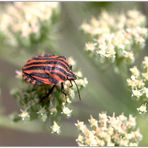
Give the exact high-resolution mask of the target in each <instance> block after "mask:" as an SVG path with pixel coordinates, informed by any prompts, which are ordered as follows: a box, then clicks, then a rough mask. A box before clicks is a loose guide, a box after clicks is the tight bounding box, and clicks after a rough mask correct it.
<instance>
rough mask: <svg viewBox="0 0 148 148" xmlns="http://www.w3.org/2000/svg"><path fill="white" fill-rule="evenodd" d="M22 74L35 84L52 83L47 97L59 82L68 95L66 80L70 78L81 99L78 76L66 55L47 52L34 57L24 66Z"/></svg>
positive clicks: (26, 79)
mask: <svg viewBox="0 0 148 148" xmlns="http://www.w3.org/2000/svg"><path fill="white" fill-rule="evenodd" d="M22 74H23V79H24V80H25V81H26V82H29V83H31V84H33V85H51V86H52V87H51V89H50V90H49V92H48V93H47V95H46V96H45V97H47V96H49V95H50V94H51V93H52V92H53V90H54V88H55V86H56V85H57V84H59V83H60V84H61V91H62V93H64V94H65V95H66V93H65V92H64V82H65V81H66V80H69V81H70V83H71V86H72V81H73V82H74V83H75V85H76V88H77V91H78V95H79V99H81V97H80V93H79V89H78V86H77V84H76V82H75V80H76V79H77V77H76V75H75V74H74V73H73V71H72V68H71V65H69V64H68V61H67V59H66V57H64V56H55V55H50V54H45V55H39V56H35V57H32V58H31V59H29V60H28V61H27V62H26V64H25V65H24V66H23V68H22ZM45 97H44V98H45Z"/></svg>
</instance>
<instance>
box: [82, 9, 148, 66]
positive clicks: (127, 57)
mask: <svg viewBox="0 0 148 148" xmlns="http://www.w3.org/2000/svg"><path fill="white" fill-rule="evenodd" d="M137 18H138V19H137ZM145 26H146V17H145V16H144V15H143V14H141V13H140V12H139V11H137V10H129V11H127V12H126V14H117V15H115V14H114V15H111V14H109V13H107V12H106V11H103V12H102V13H101V14H100V16H99V18H95V17H93V18H91V20H90V21H89V23H86V22H85V23H83V24H82V25H81V28H82V30H83V31H84V32H85V33H86V34H88V35H89V39H90V41H89V42H88V43H86V45H85V49H86V50H87V51H89V52H90V53H91V55H92V56H93V57H95V58H96V59H97V60H98V59H99V62H101V63H104V62H106V61H109V62H111V63H115V64H116V65H118V64H119V63H123V62H124V63H127V64H131V63H133V62H134V60H135V54H136V53H137V52H138V51H139V50H141V49H142V48H143V47H144V45H145V40H146V38H147V37H148V29H147V28H146V27H145Z"/></svg>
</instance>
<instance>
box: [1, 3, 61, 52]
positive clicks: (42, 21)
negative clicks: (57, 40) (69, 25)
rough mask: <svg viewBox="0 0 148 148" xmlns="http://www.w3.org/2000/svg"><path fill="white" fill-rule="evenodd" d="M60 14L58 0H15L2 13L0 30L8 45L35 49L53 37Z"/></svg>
mask: <svg viewBox="0 0 148 148" xmlns="http://www.w3.org/2000/svg"><path fill="white" fill-rule="evenodd" d="M58 15H59V3H58V2H46V3H44V2H39V3H34V2H14V3H13V4H9V5H7V6H6V8H5V10H4V11H3V13H2V14H1V17H0V21H1V23H0V32H1V34H2V35H3V36H4V37H5V42H6V43H5V44H7V46H8V45H10V46H11V47H19V48H29V49H33V50H35V48H39V47H38V46H39V45H40V46H41V45H43V44H46V43H49V42H51V40H52V39H53V38H51V37H52V36H51V34H52V32H53V30H55V25H56V22H57V17H58ZM47 47H49V44H48V46H47ZM47 47H46V48H47ZM28 51H30V52H32V50H28Z"/></svg>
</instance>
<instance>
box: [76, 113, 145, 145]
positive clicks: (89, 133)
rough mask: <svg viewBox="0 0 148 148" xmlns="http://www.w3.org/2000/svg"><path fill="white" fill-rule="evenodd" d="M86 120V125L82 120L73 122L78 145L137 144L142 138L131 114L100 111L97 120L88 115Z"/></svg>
mask: <svg viewBox="0 0 148 148" xmlns="http://www.w3.org/2000/svg"><path fill="white" fill-rule="evenodd" d="M88 121H89V125H88V126H86V125H85V124H84V122H82V121H77V123H76V124H75V125H76V126H77V128H78V130H79V135H78V138H77V139H76V142H77V143H78V145H79V146H138V144H139V142H140V141H141V140H142V135H141V133H140V131H139V129H136V120H135V118H134V117H133V116H132V115H129V117H126V116H125V115H124V114H121V115H119V116H115V114H113V115H112V116H108V115H107V114H106V113H100V114H99V120H98V119H95V118H93V117H92V116H90V119H89V120H88Z"/></svg>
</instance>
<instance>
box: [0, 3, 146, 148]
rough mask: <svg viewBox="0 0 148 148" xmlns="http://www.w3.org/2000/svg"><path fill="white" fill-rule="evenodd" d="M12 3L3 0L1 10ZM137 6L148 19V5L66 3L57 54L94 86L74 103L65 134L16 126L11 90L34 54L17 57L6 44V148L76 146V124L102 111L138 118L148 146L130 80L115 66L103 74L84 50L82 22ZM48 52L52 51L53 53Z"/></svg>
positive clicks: (0, 78)
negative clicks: (105, 12) (18, 71)
mask: <svg viewBox="0 0 148 148" xmlns="http://www.w3.org/2000/svg"><path fill="white" fill-rule="evenodd" d="M7 4H8V3H7V2H0V9H1V11H3V8H4V7H5V6H6V5H7ZM135 8H136V9H139V10H140V11H141V12H142V13H144V14H145V15H146V16H148V3H147V2H61V3H60V9H61V13H60V18H59V21H60V22H59V24H58V27H57V30H56V34H55V37H56V47H57V51H58V52H59V53H61V54H62V55H65V56H67V57H69V56H72V57H73V58H74V59H75V60H76V62H77V64H78V66H79V68H80V69H81V71H82V73H83V75H84V76H85V77H87V79H88V86H87V87H86V88H85V89H83V90H82V92H81V96H82V101H79V100H78V98H76V99H75V101H74V102H73V104H72V105H73V107H72V108H73V110H74V111H73V116H72V118H70V119H64V121H63V123H62V124H63V129H62V135H61V136H55V135H51V134H50V133H49V131H47V130H42V128H41V126H42V125H40V123H36V122H34V123H17V125H15V124H14V123H11V121H10V120H9V118H8V115H9V114H11V113H12V112H15V111H19V107H18V106H17V103H16V100H15V99H14V98H13V97H12V96H11V95H10V90H11V89H12V88H14V87H16V86H17V85H18V84H17V83H18V82H17V79H16V78H15V70H16V69H19V68H21V66H22V65H23V64H24V62H25V61H26V60H27V59H28V56H29V55H25V54H24V55H23V53H20V55H19V54H16V53H14V52H13V49H8V48H4V47H3V46H0V89H1V96H0V107H1V108H0V113H1V114H0V146H6V145H7V146H76V145H77V144H76V142H75V139H76V136H77V135H76V133H77V130H76V127H75V126H74V123H75V122H76V121H77V120H84V121H87V119H88V118H89V116H90V114H92V115H93V116H95V117H97V116H98V113H99V112H102V111H106V112H108V114H112V113H113V112H115V113H116V114H120V113H122V112H124V113H125V114H126V115H128V114H133V115H135V116H136V117H137V121H138V126H139V127H140V130H141V132H142V134H143V140H142V142H141V143H140V145H141V146H148V132H147V129H148V127H147V123H148V116H147V115H144V116H139V115H138V114H137V111H136V103H135V102H134V101H132V100H131V97H130V92H129V90H128V88H127V86H126V80H125V79H123V78H122V77H120V75H118V74H115V73H114V71H113V69H112V67H110V68H108V69H107V70H102V69H101V68H100V67H98V66H97V65H95V63H94V62H93V60H91V59H90V58H89V57H88V56H87V54H86V53H85V51H84V50H83V49H84V45H85V36H84V34H83V33H82V32H81V31H80V25H81V24H82V22H83V21H84V20H87V19H89V18H90V17H91V16H97V15H99V13H100V11H101V10H102V9H105V10H108V11H113V12H117V13H118V12H119V11H126V10H129V9H135ZM137 19H138V18H137ZM147 46H148V44H147ZM147 48H148V47H145V50H143V51H142V52H141V54H140V55H139V57H138V59H137V60H136V64H138V63H140V62H141V60H142V59H143V57H144V55H148V52H147ZM20 50H21V49H20ZM48 52H49V53H50V50H49V51H48ZM33 54H34V55H35V53H33ZM4 115H5V116H4ZM4 123H5V124H4ZM22 126H23V127H24V128H22ZM35 128H36V130H34V129H35Z"/></svg>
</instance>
